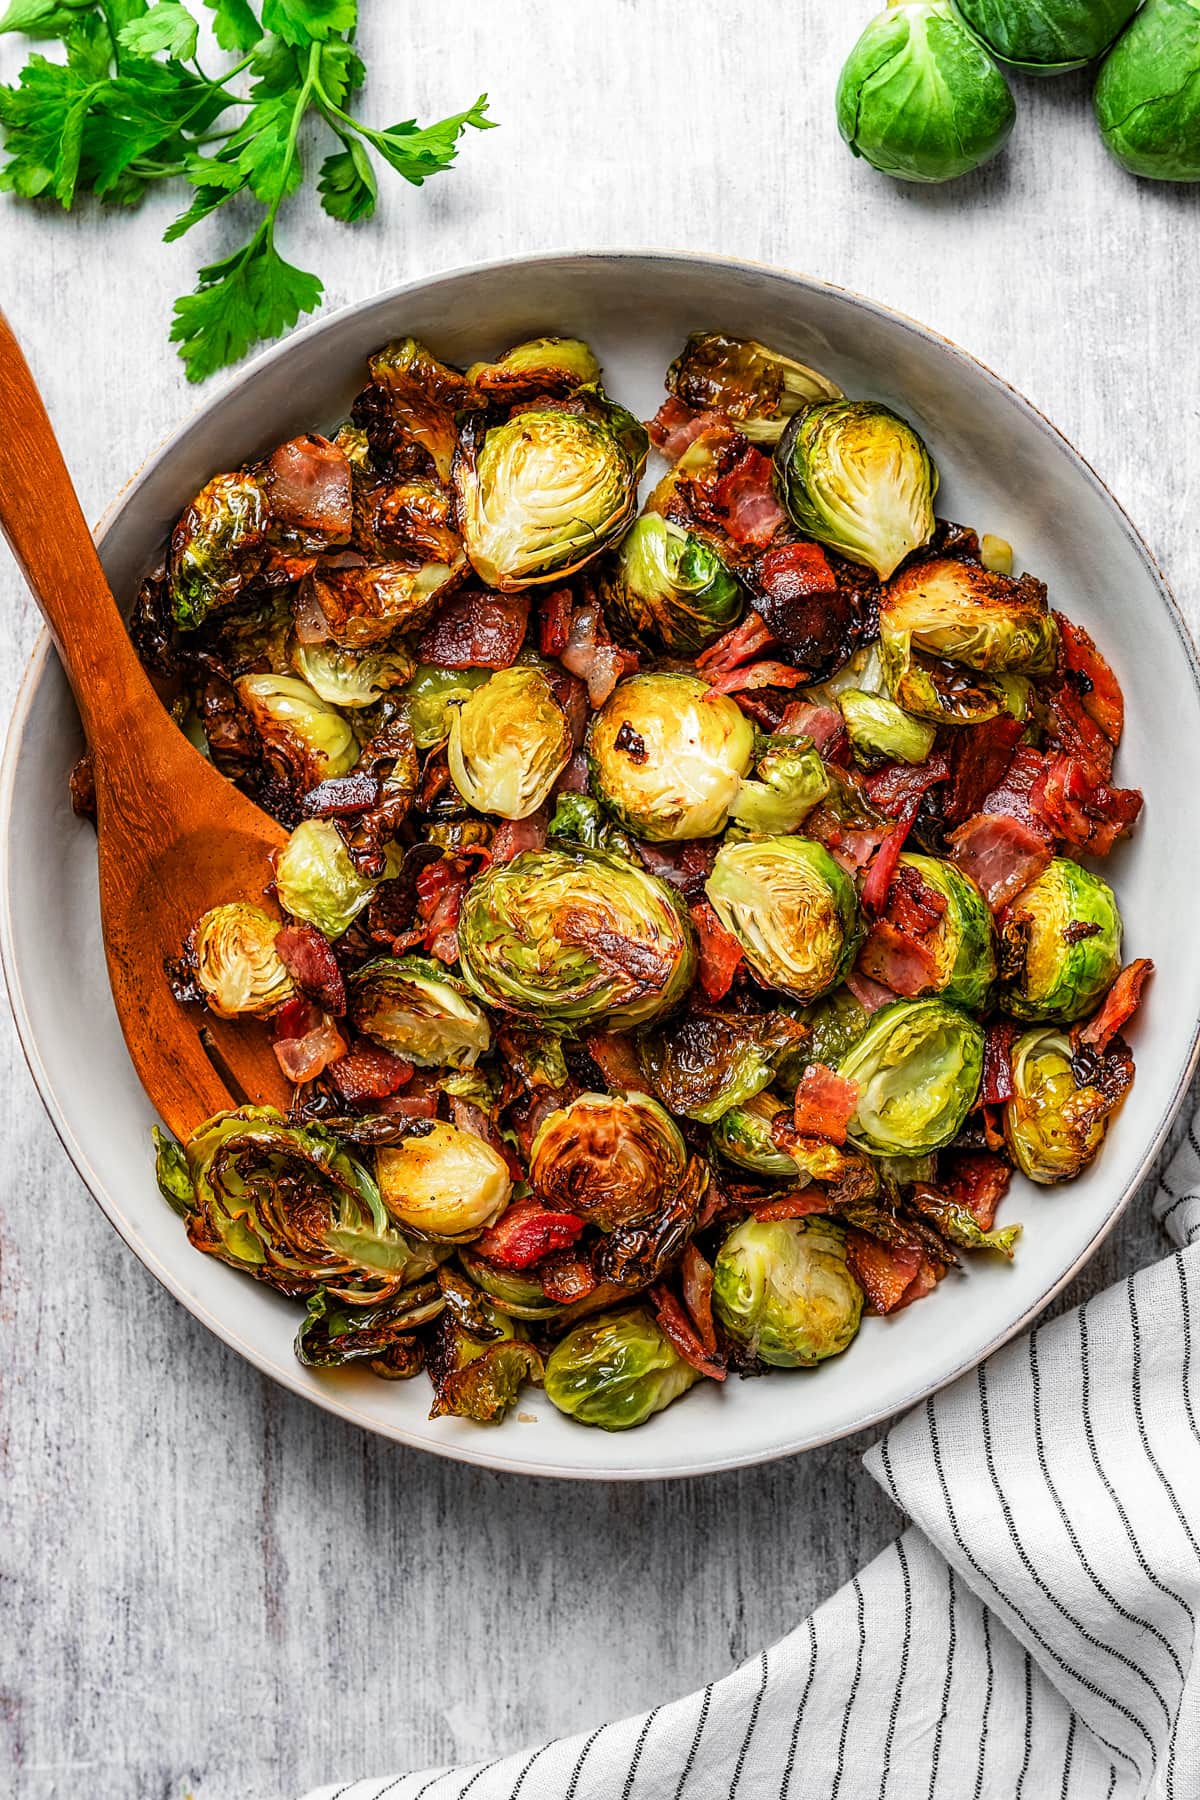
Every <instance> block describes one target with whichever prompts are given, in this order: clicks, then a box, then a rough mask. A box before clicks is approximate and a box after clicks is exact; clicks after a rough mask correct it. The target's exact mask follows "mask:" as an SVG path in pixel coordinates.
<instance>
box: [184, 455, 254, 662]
mask: <svg viewBox="0 0 1200 1800" xmlns="http://www.w3.org/2000/svg"><path fill="white" fill-rule="evenodd" d="M269 519H270V514H269V511H268V508H267V502H266V496H265V495H264V493H263V490H262V483H261V481H260V480H259V478H258V477H257V475H254V474H253V473H250V472H247V473H245V474H236V475H214V477H213V479H212V480H211V481H210V482H209V483H208V484H207V485H206V486H205V487H202V488H201V490H200V492H199V493H198V494H197V495H196V498H195V499H194V500H193V501H192V503H191V505H190V506H189V507H188V508H187V509H186V511H185V512H184V513H183V514H182V516H181V517H180V520H179V523H178V524H177V525H176V527H175V529H174V531H173V532H172V534H171V555H170V563H169V570H168V575H169V582H170V597H171V614H172V617H173V618H174V620H175V623H176V624H177V625H178V626H179V627H180V628H181V630H184V631H191V630H194V628H195V627H196V626H197V625H202V624H203V623H204V620H205V619H206V618H207V617H208V615H209V613H210V612H214V611H216V610H217V609H218V608H221V607H226V606H231V605H233V603H234V602H235V601H237V600H238V599H240V597H241V595H242V593H243V591H244V589H245V587H246V585H247V583H248V582H250V581H252V580H253V579H254V577H255V576H256V575H257V574H258V572H259V569H260V567H261V566H262V559H263V553H264V549H265V546H266V539H267V525H268V522H269Z"/></svg>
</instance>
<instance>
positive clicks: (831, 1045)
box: [779, 987, 871, 1093]
mask: <svg viewBox="0 0 1200 1800" xmlns="http://www.w3.org/2000/svg"><path fill="white" fill-rule="evenodd" d="M870 1016H871V1015H870V1014H869V1013H868V1011H867V1009H866V1007H865V1006H863V1004H862V1002H861V1001H859V1000H856V999H855V997H854V995H853V994H852V993H851V992H850V989H849V988H848V987H838V988H834V990H833V992H832V993H831V994H825V995H823V996H822V998H821V999H820V1000H814V1001H813V1003H812V1005H811V1006H805V1007H803V1008H802V1009H801V1012H800V1021H801V1023H802V1024H803V1025H804V1026H805V1027H806V1031H807V1035H806V1036H805V1038H804V1041H803V1043H802V1044H801V1045H800V1047H799V1049H798V1050H797V1051H796V1053H795V1054H794V1055H789V1056H787V1057H785V1059H784V1060H783V1062H781V1063H780V1065H779V1081H780V1085H781V1086H782V1087H783V1088H784V1089H785V1090H790V1091H791V1092H792V1093H795V1091H796V1089H797V1088H798V1087H799V1085H800V1080H801V1077H802V1076H803V1074H804V1071H805V1069H806V1068H807V1067H808V1065H809V1063H815V1062H819V1063H824V1064H825V1065H826V1067H827V1068H830V1069H832V1068H834V1067H835V1066H836V1065H837V1063H838V1060H839V1059H840V1058H841V1057H843V1056H845V1054H846V1052H847V1050H849V1048H850V1046H851V1044H856V1043H857V1042H858V1040H859V1038H860V1037H861V1036H862V1034H863V1032H864V1031H865V1030H866V1029H867V1024H868V1021H869V1019H870Z"/></svg>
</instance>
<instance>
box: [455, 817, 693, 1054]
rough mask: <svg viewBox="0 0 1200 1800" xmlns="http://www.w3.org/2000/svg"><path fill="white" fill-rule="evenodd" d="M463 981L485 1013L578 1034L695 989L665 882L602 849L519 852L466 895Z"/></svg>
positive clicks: (682, 927) (629, 1020)
mask: <svg viewBox="0 0 1200 1800" xmlns="http://www.w3.org/2000/svg"><path fill="white" fill-rule="evenodd" d="M458 942H459V954H460V957H461V959H462V972H463V976H464V978H465V979H466V982H467V984H468V986H469V987H470V988H471V991H472V992H473V993H474V994H476V995H477V996H478V997H479V999H480V1000H482V1001H483V1003H484V1005H485V1006H495V1007H498V1008H499V1009H500V1010H501V1011H503V1012H510V1013H517V1014H523V1015H525V1016H526V1017H528V1018H532V1019H535V1020H542V1021H550V1022H553V1023H554V1024H556V1025H563V1026H574V1025H581V1024H585V1023H587V1022H588V1021H590V1020H593V1019H604V1020H605V1021H606V1023H608V1024H609V1025H612V1026H613V1027H620V1026H626V1025H637V1024H641V1023H642V1022H643V1021H644V1020H646V1019H651V1018H654V1017H655V1016H656V1015H657V1014H658V1013H660V1012H665V1011H666V1010H667V1008H668V1007H671V1006H673V1005H674V1004H675V1002H676V1001H677V1000H680V999H682V997H683V995H684V994H685V993H686V992H687V990H688V988H689V987H690V986H691V981H692V975H693V973H694V970H695V948H694V943H693V939H692V929H691V923H690V921H689V919H688V917H687V914H686V913H685V912H684V910H683V906H682V904H681V902H680V901H679V900H678V899H677V898H676V896H675V895H674V894H673V893H672V891H671V890H670V888H668V887H667V886H666V885H665V884H664V883H663V882H661V881H658V880H656V879H655V877H654V876H653V875H650V874H648V873H647V872H646V871H645V870H643V869H641V868H639V867H638V866H637V865H635V864H633V863H630V862H626V861H624V860H622V859H620V858H617V857H614V856H609V855H608V854H606V853H605V852H604V851H600V850H586V849H584V848H583V847H582V846H579V847H576V848H571V849H567V848H565V847H564V848H560V849H547V850H542V851H526V852H524V853H523V854H522V855H520V856H516V857H514V858H513V860H512V862H510V863H503V864H493V865H492V867H491V868H490V869H488V870H486V871H485V873H484V874H482V875H480V876H478V877H477V878H476V879H475V880H474V881H473V882H472V883H471V885H470V887H469V888H468V889H467V892H466V895H465V896H464V899H463V904H462V911H461V913H460V915H459V924H458Z"/></svg>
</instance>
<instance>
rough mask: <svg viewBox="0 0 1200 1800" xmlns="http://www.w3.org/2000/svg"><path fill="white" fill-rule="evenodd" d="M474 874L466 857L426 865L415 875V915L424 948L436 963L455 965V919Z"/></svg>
mask: <svg viewBox="0 0 1200 1800" xmlns="http://www.w3.org/2000/svg"><path fill="white" fill-rule="evenodd" d="M474 873H475V870H474V868H473V867H472V863H471V861H469V860H468V859H467V858H466V857H465V856H444V857H442V859H441V861H440V862H435V863H426V865H425V867H424V868H423V869H421V870H420V872H419V873H418V875H417V880H416V889H417V914H418V917H419V918H420V919H421V920H422V922H423V923H424V926H425V947H426V949H427V950H428V951H429V954H430V955H431V956H436V957H437V959H438V961H439V962H444V963H453V962H457V961H458V915H459V912H460V910H461V908H462V899H463V895H464V894H465V893H466V891H467V886H468V883H469V882H470V880H471V876H472V875H473V874H474Z"/></svg>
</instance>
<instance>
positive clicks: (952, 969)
mask: <svg viewBox="0 0 1200 1800" xmlns="http://www.w3.org/2000/svg"><path fill="white" fill-rule="evenodd" d="M899 867H900V868H901V869H913V870H915V871H916V873H917V874H918V875H919V876H920V878H921V881H922V883H923V884H924V886H925V887H926V888H929V889H932V891H933V895H934V896H935V898H936V899H937V900H941V901H942V902H944V905H945V910H944V912H943V913H942V916H941V918H940V919H938V921H937V923H936V924H935V925H932V926H931V927H930V928H929V929H928V930H927V931H926V932H924V933H923V934H922V936H921V943H922V946H923V947H924V949H925V950H926V951H927V952H928V954H929V956H930V958H931V959H932V963H933V968H934V982H933V989H932V991H933V992H934V993H937V994H940V995H941V997H942V999H943V1000H947V1001H949V1002H950V1004H951V1005H953V1006H963V1007H966V1009H967V1010H968V1011H969V1012H983V1011H985V1010H986V1008H987V1004H988V1001H989V999H990V998H991V994H992V988H993V985H994V983H995V980H996V939H995V932H994V929H993V926H992V915H991V910H990V908H989V907H988V904H987V901H986V900H985V899H984V897H983V895H982V894H981V893H980V891H979V889H978V888H977V887H976V886H975V883H974V882H973V881H972V880H971V878H970V876H969V875H964V874H963V872H962V870H961V869H958V868H956V867H955V865H954V864H953V863H951V862H946V861H945V860H944V859H943V858H942V857H940V856H919V855H916V854H914V853H911V852H909V851H906V852H905V853H904V855H903V856H901V858H900V863H899Z"/></svg>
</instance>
